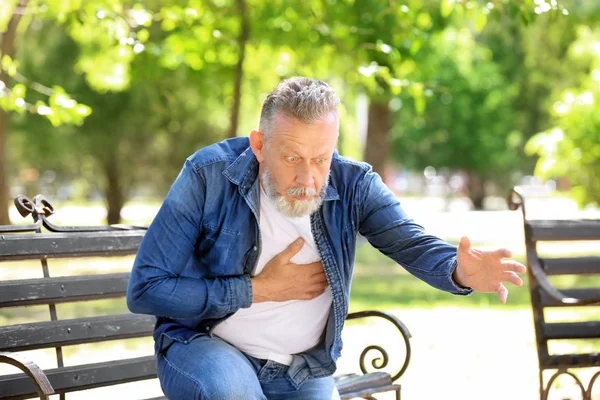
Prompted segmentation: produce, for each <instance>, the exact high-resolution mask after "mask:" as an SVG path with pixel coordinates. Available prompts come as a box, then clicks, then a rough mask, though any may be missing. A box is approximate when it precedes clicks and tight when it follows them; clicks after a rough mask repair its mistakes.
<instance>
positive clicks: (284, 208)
mask: <svg viewBox="0 0 600 400" xmlns="http://www.w3.org/2000/svg"><path fill="white" fill-rule="evenodd" d="M337 139H338V121H337V116H336V115H335V113H330V114H329V115H327V116H326V117H325V118H323V119H322V120H320V121H317V122H314V123H312V124H310V125H306V124H303V123H302V122H300V121H298V120H296V119H293V118H290V117H287V116H285V115H278V116H277V117H276V118H275V121H274V124H273V133H272V134H271V135H270V136H269V138H268V139H267V138H266V137H265V136H264V135H263V134H262V133H261V132H259V131H256V130H254V131H252V133H251V134H250V146H251V147H252V151H253V152H254V154H255V155H256V159H257V160H258V162H259V163H260V166H259V176H260V180H261V185H262V187H263V189H264V190H265V192H266V193H267V195H268V196H269V198H270V199H271V200H273V202H274V204H275V206H276V207H277V209H278V210H279V211H280V212H281V213H283V214H284V215H287V216H289V217H301V216H305V215H309V214H311V213H313V212H314V211H316V210H317V209H318V208H319V206H320V205H321V202H322V201H323V198H324V197H325V190H326V189H327V184H328V181H329V169H330V167H331V158H332V156H333V152H334V150H335V147H336V145H337Z"/></svg>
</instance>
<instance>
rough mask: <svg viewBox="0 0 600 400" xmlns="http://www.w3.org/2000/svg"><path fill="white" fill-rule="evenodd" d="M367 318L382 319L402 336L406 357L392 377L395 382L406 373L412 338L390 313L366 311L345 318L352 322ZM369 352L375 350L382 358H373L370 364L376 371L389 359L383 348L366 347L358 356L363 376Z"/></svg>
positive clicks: (383, 366)
mask: <svg viewBox="0 0 600 400" xmlns="http://www.w3.org/2000/svg"><path fill="white" fill-rule="evenodd" d="M368 317H379V318H383V319H385V320H387V321H389V322H391V323H392V324H393V325H394V326H395V327H396V328H397V329H398V331H400V334H401V335H402V338H403V339H404V345H405V347H406V356H405V358H404V363H402V367H401V368H400V370H399V371H398V372H397V373H396V374H395V375H392V382H394V381H396V379H398V378H400V377H401V376H402V374H404V372H405V371H406V368H408V363H409V362H410V355H411V348H410V340H409V339H410V338H411V337H412V336H411V334H410V332H409V330H408V328H407V327H406V325H404V324H403V323H402V321H400V320H399V319H398V318H397V317H396V316H394V315H392V314H390V313H387V312H383V311H375V310H367V311H360V312H355V313H350V314H348V316H347V317H346V320H352V319H358V318H368ZM371 350H377V351H378V352H379V353H381V355H382V357H383V360H382V359H380V358H375V359H374V360H373V361H372V362H371V365H372V366H373V367H374V368H375V369H378V370H380V369H383V368H385V367H386V366H387V364H388V361H389V357H388V354H387V352H386V351H385V350H384V349H383V347H381V346H377V345H371V346H367V347H366V348H365V349H364V350H363V351H362V353H361V354H360V370H361V371H362V373H363V374H366V373H368V372H367V369H366V368H365V356H366V355H367V353H368V352H369V351H371Z"/></svg>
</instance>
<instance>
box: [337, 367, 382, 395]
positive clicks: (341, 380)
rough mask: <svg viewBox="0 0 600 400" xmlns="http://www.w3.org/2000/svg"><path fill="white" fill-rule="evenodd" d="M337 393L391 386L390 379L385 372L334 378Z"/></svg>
mask: <svg viewBox="0 0 600 400" xmlns="http://www.w3.org/2000/svg"><path fill="white" fill-rule="evenodd" d="M334 379H335V386H336V387H337V388H338V390H339V392H340V393H342V392H344V393H345V392H356V391H360V390H362V389H368V388H372V387H375V386H385V385H391V384H392V378H391V377H390V375H389V374H387V373H385V372H372V373H369V374H365V375H346V376H341V377H337V378H334Z"/></svg>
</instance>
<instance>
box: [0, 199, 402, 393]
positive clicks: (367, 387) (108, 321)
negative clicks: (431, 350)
mask: <svg viewBox="0 0 600 400" xmlns="http://www.w3.org/2000/svg"><path fill="white" fill-rule="evenodd" d="M15 205H16V207H17V210H18V211H19V213H20V214H21V215H22V216H23V217H28V216H29V215H31V216H32V217H33V220H34V223H33V224H30V225H15V226H0V262H2V261H15V260H40V261H41V266H42V270H43V278H37V279H25V280H11V281H4V282H2V281H0V308H5V307H17V306H25V305H48V307H49V311H50V321H44V322H34V323H27V324H14V325H9V326H1V327H0V363H8V364H11V365H13V366H15V367H17V368H19V369H21V370H22V371H23V372H24V373H23V374H13V375H4V376H0V399H24V398H32V397H36V396H39V398H40V399H48V398H49V397H48V396H50V395H52V394H60V398H61V400H63V399H65V394H66V393H68V392H73V391H79V390H85V389H92V388H97V387H103V386H112V385H116V384H120V383H125V382H134V381H140V380H146V379H152V378H156V363H155V357H154V356H146V357H138V358H134V359H126V360H119V361H110V362H102V363H91V364H86V365H79V366H65V365H64V360H63V355H62V347H63V346H67V345H78V344H83V343H92V342H102V341H109V340H119V339H126V338H136V337H147V336H151V335H152V332H153V329H154V323H155V318H154V317H153V316H148V315H136V314H123V315H109V316H101V317H88V318H77V319H66V320H61V319H59V318H58V315H57V312H56V304H57V303H64V302H76V301H85V300H98V299H109V298H122V297H124V296H125V294H126V288H127V282H128V279H129V274H128V273H112V274H101V275H80V276H73V277H50V271H49V267H48V259H50V258H63V257H88V256H103V257H104V256H106V257H110V256H122V255H132V254H135V253H136V252H137V249H138V247H139V244H140V242H141V240H142V238H143V236H144V234H145V229H146V227H140V226H126V225H111V226H99V227H74V226H69V227H60V226H56V225H53V224H52V223H51V222H49V221H48V217H50V216H51V215H52V214H53V213H54V207H52V205H51V204H50V202H49V201H48V200H47V199H46V198H44V197H43V196H41V195H38V196H36V197H35V198H34V199H33V200H31V199H29V198H27V197H25V196H22V195H21V196H18V197H17V198H16V199H15ZM42 227H43V228H45V229H46V230H47V231H49V232H50V233H43V232H42ZM32 233H33V234H32ZM370 317H378V318H383V319H385V320H386V321H388V322H390V323H391V324H392V325H394V326H395V327H396V328H397V329H398V331H399V333H400V335H401V337H402V339H401V340H402V342H403V343H404V347H405V350H406V352H405V358H404V361H403V363H402V364H401V367H400V370H399V371H397V372H396V373H395V374H394V375H390V374H389V373H387V372H383V371H382V370H383V369H384V368H385V367H386V366H387V365H388V362H389V356H388V353H387V352H386V350H385V349H384V348H383V347H381V346H379V345H370V346H367V347H366V348H365V349H364V350H363V351H362V353H361V355H360V360H359V365H360V369H361V371H362V372H363V375H354V374H351V375H346V376H340V377H336V386H337V388H338V391H339V392H340V395H341V397H342V399H350V398H354V397H363V398H366V399H373V397H372V395H373V394H374V393H379V392H386V391H393V392H395V394H396V399H397V400H399V399H400V385H398V384H395V383H394V382H395V381H396V380H397V379H398V378H399V377H400V376H402V375H403V374H404V372H405V371H406V368H407V367H408V364H409V362H410V357H411V346H410V341H409V339H410V337H411V334H410V332H409V331H408V329H407V328H406V326H405V325H404V324H403V323H402V322H401V321H400V320H399V319H398V318H396V317H395V316H393V315H391V314H388V313H385V312H381V311H362V312H357V313H351V314H349V315H348V317H347V320H354V319H359V318H370ZM115 327H118V329H115ZM44 348H54V349H56V359H57V365H58V368H53V369H50V370H46V371H43V370H42V369H41V368H39V367H38V366H37V365H36V364H35V363H33V362H31V361H29V360H26V359H24V358H23V357H21V356H20V355H19V354H18V352H19V351H24V350H31V349H44ZM373 354H376V356H375V357H373ZM367 359H368V360H370V367H369V368H367V366H366V364H367ZM369 370H371V371H373V370H375V371H376V372H368V371H369ZM159 398H160V399H164V397H159ZM159 398H156V399H159Z"/></svg>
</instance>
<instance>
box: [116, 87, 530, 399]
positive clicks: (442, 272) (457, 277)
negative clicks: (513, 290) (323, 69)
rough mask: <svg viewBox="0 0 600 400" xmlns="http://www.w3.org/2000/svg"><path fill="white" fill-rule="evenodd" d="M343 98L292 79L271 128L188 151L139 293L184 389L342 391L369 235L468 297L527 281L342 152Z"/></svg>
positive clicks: (212, 395) (268, 104) (273, 103)
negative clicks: (407, 204)
mask: <svg viewBox="0 0 600 400" xmlns="http://www.w3.org/2000/svg"><path fill="white" fill-rule="evenodd" d="M338 104H339V99H338V98H337V96H336V95H335V93H334V91H333V90H332V89H331V88H330V87H329V86H328V85H327V84H326V83H324V82H321V81H317V80H313V79H309V78H291V79H288V80H285V81H283V82H281V83H280V84H279V85H278V86H277V88H276V89H275V90H274V91H273V92H272V93H271V94H270V95H269V96H268V97H267V99H266V100H265V103H264V105H263V109H262V113H261V117H260V126H259V130H253V131H252V132H251V133H250V138H249V139H248V138H235V139H229V140H225V141H223V142H221V143H217V144H214V145H212V146H208V147H206V148H204V149H201V150H199V151H197V152H196V153H195V154H193V155H192V156H191V157H189V158H188V159H187V160H186V162H185V165H184V166H183V169H182V171H181V173H180V175H179V176H178V177H177V179H176V180H175V182H174V183H173V186H172V187H171V189H170V191H169V193H168V195H167V197H166V199H165V201H164V203H163V205H162V207H161V208H160V210H159V212H158V214H157V215H156V218H155V219H154V221H153V222H152V224H151V225H150V228H149V229H148V232H147V233H146V235H145V237H144V240H143V241H142V244H141V246H140V249H139V251H138V254H137V258H136V260H135V264H134V267H133V271H132V274H131V280H130V284H129V289H128V293H127V302H128V306H129V308H130V309H131V311H132V312H136V313H145V314H152V315H156V316H157V323H156V329H155V334H154V338H155V341H156V352H157V359H158V361H157V362H158V375H159V378H160V382H161V386H162V388H163V390H164V392H165V394H166V395H167V397H169V398H170V399H171V400H174V399H246V400H251V399H252V400H254V399H269V400H271V399H316V400H321V399H335V398H339V395H338V394H337V391H336V389H335V385H334V381H333V378H332V374H333V372H334V371H335V361H336V360H337V358H338V357H339V356H340V351H341V349H342V343H341V331H342V326H343V324H344V319H345V317H346V315H347V312H348V298H349V293H350V283H351V279H352V269H353V265H354V252H355V247H356V237H357V234H358V233H360V234H361V235H363V236H364V237H365V238H367V239H368V240H369V242H370V243H371V244H372V245H373V246H375V247H376V248H378V249H379V250H380V251H381V252H383V253H384V254H386V255H387V256H389V257H391V258H392V259H394V260H395V261H397V262H398V263H400V264H401V265H402V266H403V267H405V268H406V269H407V270H408V271H409V272H410V273H412V274H413V275H415V276H416V277H418V278H420V279H422V280H424V281H425V282H427V283H429V284H430V285H432V286H434V287H436V288H438V289H441V290H446V291H448V292H451V293H454V294H458V295H467V294H470V293H471V292H472V291H473V290H478V291H482V292H497V293H498V294H499V296H500V301H501V302H502V303H504V302H505V301H506V296H507V294H508V292H507V290H506V288H505V287H504V286H503V284H502V283H503V282H510V283H513V284H515V285H521V284H522V281H521V279H520V278H519V277H518V276H517V274H516V273H522V272H524V271H525V267H524V266H523V265H521V264H519V263H517V262H514V261H505V260H503V258H505V257H510V252H509V251H508V250H504V249H501V250H497V251H492V252H489V251H478V250H473V249H470V243H469V240H468V239H467V238H462V239H461V242H460V245H459V248H458V250H457V249H456V248H455V247H453V246H450V245H449V244H447V243H445V242H443V241H442V240H441V239H438V238H436V237H433V236H430V235H427V234H426V233H425V232H424V231H423V228H421V227H420V226H419V225H417V224H415V223H414V222H413V221H411V220H410V219H408V217H407V216H406V214H405V213H404V211H403V209H402V207H401V206H400V203H399V202H398V200H397V199H396V197H395V196H394V195H393V194H392V193H391V192H390V191H389V190H388V188H387V187H386V186H385V185H384V184H383V182H382V181H381V179H380V177H379V176H378V175H377V174H375V173H373V172H372V170H371V167H370V166H369V165H367V164H364V163H359V162H354V161H351V160H348V159H345V158H343V157H340V156H339V155H338V154H337V152H336V151H335V149H336V145H337V140H338V128H339V123H338V116H337V106H338Z"/></svg>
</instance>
